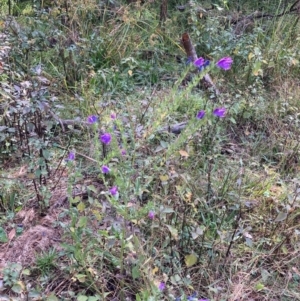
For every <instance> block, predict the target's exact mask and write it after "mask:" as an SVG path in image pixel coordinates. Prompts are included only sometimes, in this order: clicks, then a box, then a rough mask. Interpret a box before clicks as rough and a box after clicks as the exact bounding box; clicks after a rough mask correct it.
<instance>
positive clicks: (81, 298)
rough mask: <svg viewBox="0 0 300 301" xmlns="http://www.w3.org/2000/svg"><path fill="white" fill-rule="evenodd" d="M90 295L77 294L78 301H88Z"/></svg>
mask: <svg viewBox="0 0 300 301" xmlns="http://www.w3.org/2000/svg"><path fill="white" fill-rule="evenodd" d="M87 299H88V297H87V296H84V295H79V296H77V301H87Z"/></svg>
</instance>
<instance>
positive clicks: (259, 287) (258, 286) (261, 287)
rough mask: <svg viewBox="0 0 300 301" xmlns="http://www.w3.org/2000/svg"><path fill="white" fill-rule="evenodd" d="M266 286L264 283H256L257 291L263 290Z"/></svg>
mask: <svg viewBox="0 0 300 301" xmlns="http://www.w3.org/2000/svg"><path fill="white" fill-rule="evenodd" d="M264 288H265V286H264V285H263V284H262V283H260V282H259V283H256V285H255V290H256V291H261V290H263V289H264Z"/></svg>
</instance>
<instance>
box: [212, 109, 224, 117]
mask: <svg viewBox="0 0 300 301" xmlns="http://www.w3.org/2000/svg"><path fill="white" fill-rule="evenodd" d="M213 114H214V115H215V116H216V117H220V118H224V117H225V116H226V109H225V108H215V109H214V111H213Z"/></svg>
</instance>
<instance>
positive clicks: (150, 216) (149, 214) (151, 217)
mask: <svg viewBox="0 0 300 301" xmlns="http://www.w3.org/2000/svg"><path fill="white" fill-rule="evenodd" d="M148 217H149V218H150V219H154V217H155V212H154V211H152V210H151V211H149V213H148Z"/></svg>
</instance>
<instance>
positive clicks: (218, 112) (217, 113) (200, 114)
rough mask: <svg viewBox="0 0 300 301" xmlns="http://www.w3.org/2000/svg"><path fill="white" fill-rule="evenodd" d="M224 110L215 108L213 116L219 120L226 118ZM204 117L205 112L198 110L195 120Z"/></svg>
mask: <svg viewBox="0 0 300 301" xmlns="http://www.w3.org/2000/svg"><path fill="white" fill-rule="evenodd" d="M226 112H227V111H226V108H215V109H214V110H213V114H214V115H215V116H216V117H219V118H224V117H225V116H226ZM204 116H205V111H204V110H200V111H199V112H198V113H197V115H196V118H197V119H203V118H204Z"/></svg>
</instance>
